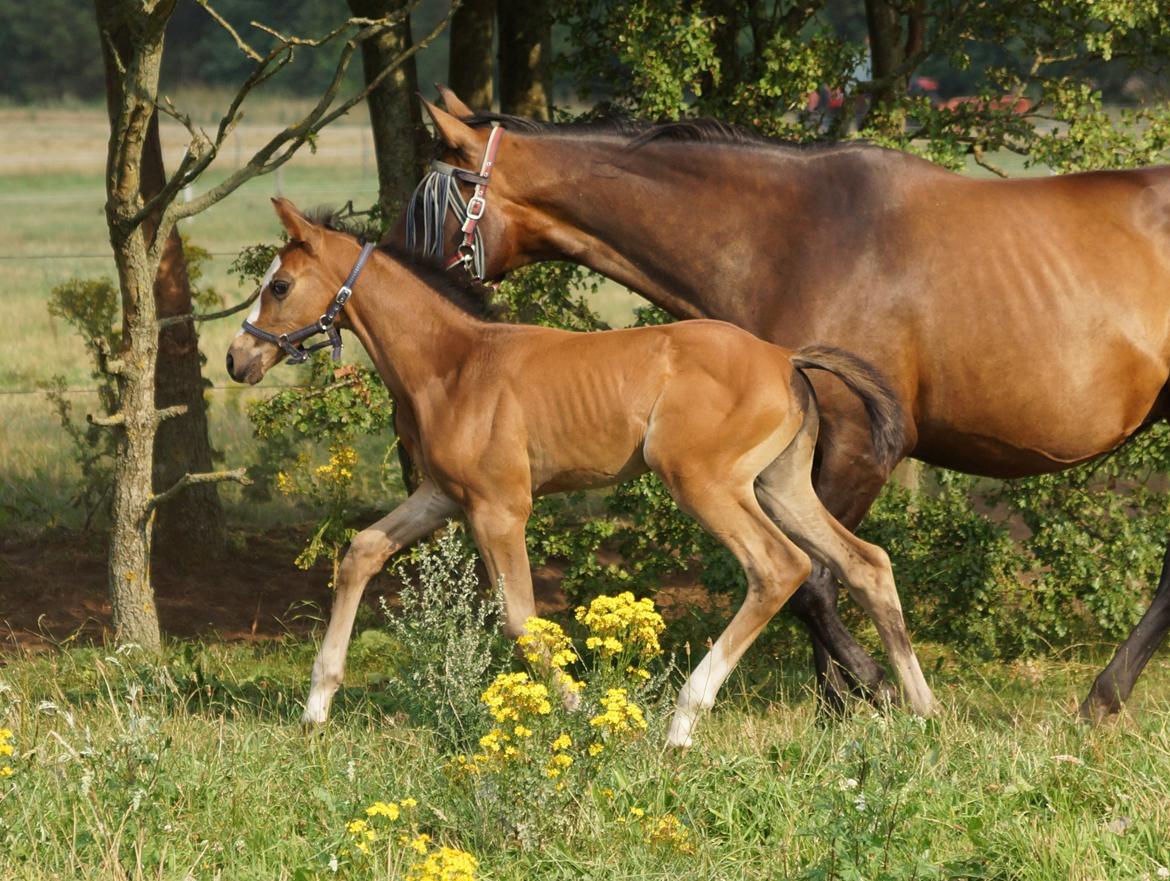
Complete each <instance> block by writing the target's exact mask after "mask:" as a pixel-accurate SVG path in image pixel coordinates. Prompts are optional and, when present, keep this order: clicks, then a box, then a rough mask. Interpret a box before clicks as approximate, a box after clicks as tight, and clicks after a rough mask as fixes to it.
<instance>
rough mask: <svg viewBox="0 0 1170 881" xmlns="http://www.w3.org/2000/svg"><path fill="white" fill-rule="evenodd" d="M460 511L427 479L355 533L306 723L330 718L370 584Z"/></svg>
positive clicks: (340, 578)
mask: <svg viewBox="0 0 1170 881" xmlns="http://www.w3.org/2000/svg"><path fill="white" fill-rule="evenodd" d="M458 512H459V506H458V505H457V504H456V503H455V502H454V501H453V500H452V499H451V498H449V497H448V496H447V495H445V494H444V493H443V492H441V491H440V490H439V488H438V487H436V486H435V485H434V484H433V483H431V482H430V481H429V480H428V481H424V482H423V484H422V485H421V486H420V487H419V488H418V489H416V490H415V491H414V492H413V493H412V494H411V495H410V497H409V498H408V499H407V500H406V501H405V502H403V503H402V504H401V505H399V506H398V507H397V508H395V509H394V510H393V511H392V512H390V514H388V515H387V516H385V517H383V518H382V519H381V520H379V521H378V522H377V523H375V524H374V525H373V526H370V527H369V528H367V529H363V530H362V531H361V532H359V533H358V534H357V535H355V536H354V539H353V541H352V542H350V545H349V550H347V551H346V552H345V559H344V560H342V562H341V567H340V569H339V571H338V573H337V584H336V585H335V590H334V595H333V609H332V611H331V612H330V615H329V626H328V627H327V628H326V630H325V639H324V640H323V641H322V642H321V649H320V651H319V652H317V660H316V661H314V662H313V679H312V685H311V686H310V688H309V700H308V702H307V703H306V704H305V713H304V715H303V716H302V721H304V722H324V721H325V719H326V718H327V717H328V716H329V704H330V702H331V701H332V700H333V695H334V693H335V692H336V691H337V689H338V687H339V686H340V685H341V680H342V677H343V676H344V674H345V653H346V650H347V649H348V648H349V638H350V636H351V634H352V633H353V620H354V617H355V616H356V615H357V610H358V604H359V603H360V602H361V598H362V593H363V592H364V591H365V589H366V584H367V583H369V580H370V579H371V578H373V577H374V576H375V575H377V574H378V573H379V572H381V571H382V567H383V566H384V565H385V564H386V561H387V560H388V559H390V557H391V556H392V555H393V554H396V553H397V552H398V551H400V550H402V549H403V548H405V547H408V546H409V545H411V544H414V542H416V541H418V540H419V539H420V538H423V537H424V536H426V535H429V534H430V533H432V532H434V531H435V530H436V529H438V528H439V527H440V526H442V525H443V523H444V522H445V521H446V520H447V518H448V517H451V516H453V515H455V514H457V513H458Z"/></svg>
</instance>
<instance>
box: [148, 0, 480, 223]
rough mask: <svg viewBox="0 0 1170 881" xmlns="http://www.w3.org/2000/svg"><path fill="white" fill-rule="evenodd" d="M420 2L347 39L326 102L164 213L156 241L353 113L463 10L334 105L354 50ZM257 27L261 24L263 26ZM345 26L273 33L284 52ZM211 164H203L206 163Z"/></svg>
mask: <svg viewBox="0 0 1170 881" xmlns="http://www.w3.org/2000/svg"><path fill="white" fill-rule="evenodd" d="M418 2H419V0H415V3H413V4H412V5H411V6H410V7H409V8H408V9H406V10H403V11H402V12H401V13H398V14H396V15H392V16H388V17H387V18H385V19H378V20H377V21H375V22H373V23H371V24H368V25H366V26H364V27H363V29H362V30H361V31H359V32H358V33H357V34H355V35H354V36H353V37H351V38H350V39H349V40H347V41H346V44H345V48H344V49H343V50H342V53H341V57H340V58H339V59H338V62H337V65H336V67H335V68H334V75H333V80H332V81H331V82H330V84H329V87H328V88H327V89H326V90H325V92H324V93H323V94H322V96H321V98H320V100H319V101H318V102H317V104H316V105H315V106H314V107H313V109H312V110H310V111H309V113H308V114H307V115H306V116H305V117H304V118H303V119H302V120H301V121H300V122H298V123H296V124H294V125H290V126H288V127H287V128H285V129H284V130H283V131H281V132H279V133H278V134H276V135H275V136H274V137H273V138H272V139H271V140H269V141H268V143H267V144H265V145H264V146H263V147H261V148H260V149H259V150H258V151H256V153H255V154H254V155H253V156H252V158H251V159H250V160H249V161H248V162H247V164H245V165H244V167H243V168H240V169H238V170H237V171H235V172H233V173H232V174H230V175H228V177H227V178H226V179H225V180H223V181H222V182H220V184H219V185H217V186H215V187H213V188H212V189H210V190H208V191H207V192H205V193H204V194H203V195H201V196H199V197H198V198H196V199H193V200H191V201H190V202H185V203H183V204H181V205H179V204H175V203H174V202H172V203H171V204H170V206H169V208H168V209H167V212H166V214H165V215H164V218H163V222H162V225H161V226H160V230H159V234H158V236H157V237H156V242H157V241H162V240H165V239H164V234H169V232H170V229H171V228H172V227H173V226H174V224H175V223H177V222H178V221H179V220H182V219H184V218H187V217H192V216H194V215H196V214H199V213H200V212H202V211H205V210H207V209H208V208H210V207H211V206H212V205H214V204H216V203H217V202H219V201H220V200H222V199H224V198H225V197H227V196H229V195H230V194H231V193H233V192H235V191H236V190H237V189H238V188H239V187H240V186H242V185H243V184H244V183H246V182H248V181H249V180H252V179H253V178H255V177H259V176H260V175H262V174H267V173H269V172H271V171H274V170H275V169H277V168H279V167H280V166H281V165H283V164H284V163H285V162H287V161H288V160H289V159H291V158H292V157H293V155H294V154H295V153H296V152H297V150H299V149H300V148H301V147H302V146H304V144H305V143H306V142H307V141H308V140H309V139H310V138H312V137H313V136H314V135H316V134H317V133H318V132H319V131H321V129H323V128H324V127H325V126H327V125H329V124H330V123H332V122H333V121H334V120H336V119H337V118H338V117H340V116H342V115H344V114H345V113H348V112H349V111H350V110H351V109H352V108H353V107H354V106H355V105H357V104H358V103H360V102H361V101H363V100H365V99H366V98H367V97H368V96H369V95H370V93H371V92H373V91H374V90H375V89H376V88H377V87H378V86H380V85H381V84H382V82H383V81H384V80H385V79H386V77H388V76H389V75H390V74H391V73H392V72H393V71H395V70H396V69H398V68H399V67H401V66H402V65H403V64H404V63H405V62H406V61H408V60H409V59H411V58H412V57H414V55H415V54H416V53H417V52H419V51H420V50H421V49H424V48H426V47H427V46H429V45H430V44H431V43H432V42H433V41H434V40H435V38H437V37H438V36H439V34H440V33H442V32H443V29H444V28H446V27H447V25H448V24H449V23H450V20H451V16H452V15H453V14H454V13H455V11H456V10H457V9H458V8H459V3H458V2H454V3H452V4H451V10H450V12H448V14H447V16H446V17H445V18H443V19H441V20H440V21H439V22H438V24H436V25H435V27H434V28H433V29H432V30H431V32H430V33H428V34H427V35H426V36H425V37H423V38H422V39H420V40H418V41H417V42H416V43H415V44H414V45H413V46H411V47H409V48H408V49H405V50H403V51H402V52H400V53H399V54H398V55H397V56H396V57H395V58H394V59H393V60H391V61H390V63H388V64H387V65H386V66H385V67H384V68H383V69H382V70H381V71H380V72H379V73H378V75H377V76H375V77H374V78H372V79H371V80H370V81H369V82H368V83H367V84H366V86H365V87H364V88H363V89H361V90H360V91H358V92H357V93H355V94H354V95H352V96H351V97H350V98H347V99H346V100H345V101H343V102H342V103H341V104H339V105H338V106H337V107H335V108H333V109H332V110H330V109H329V108H330V107H331V105H332V104H333V101H334V99H335V98H336V97H337V93H338V92H339V91H340V89H341V86H342V85H343V83H344V79H345V73H346V71H347V70H348V68H349V64H350V61H351V60H352V57H353V53H354V51H355V50H356V49H357V47H358V45H360V44H361V43H362V42H363V41H364V40H367V39H370V38H371V37H373V36H376V35H377V34H379V33H381V32H382V31H383V30H385V29H386V28H387V27H389V26H391V24H392V23H394V22H395V21H397V20H401V18H402V17H403V16H405V15H407V14H409V12H410V11H411V10H413V9H414V7H415V6H417V5H418ZM367 21H369V20H368V19H351V21H350V22H347V26H349V25H352V24H361V23H363V22H367ZM257 27H260V26H259V25H257ZM262 29H263V28H262ZM341 30H342V29H339V30H337V31H334V32H332V33H331V34H328V35H326V36H325V37H323V38H321V39H320V40H300V39H298V38H292V37H284V36H283V35H280V34H278V33H277V32H275V31H270V32H271V33H273V34H274V35H276V36H278V37H279V38H281V39H283V40H285V41H286V42H285V44H284V45H283V46H282V47H280V49H279V50H278V51H288V52H291V47H292V46H294V45H307V46H318V45H322V44H323V43H324V42H326V41H328V40H331V39H333V38H334V37H336V36H337V35H338V34H339V33H341ZM270 57H272V56H270ZM258 71H259V68H258ZM249 88H250V87H249ZM239 98H240V96H239V95H237V99H239ZM233 107H238V100H237V101H233ZM225 119H226V117H225ZM219 143H220V140H219V138H217V139H216V146H217V147H218V144H219ZM213 154H214V150H213ZM206 164H210V159H208V162H207V163H206ZM206 164H205V165H204V166H203V167H206Z"/></svg>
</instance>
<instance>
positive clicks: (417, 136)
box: [348, 0, 429, 222]
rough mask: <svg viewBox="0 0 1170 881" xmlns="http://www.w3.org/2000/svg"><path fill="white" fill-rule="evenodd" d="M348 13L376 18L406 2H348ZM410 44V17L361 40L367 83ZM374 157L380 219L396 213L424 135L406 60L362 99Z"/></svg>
mask: <svg viewBox="0 0 1170 881" xmlns="http://www.w3.org/2000/svg"><path fill="white" fill-rule="evenodd" d="M348 2H349V8H350V10H351V11H352V12H353V14H354V15H359V16H362V17H365V18H382V17H384V16H386V15H389V14H391V13H393V12H397V11H399V10H401V9H405V8H406V7H407V6H409V2H408V0H348ZM410 46H411V36H410V17H409V16H407V17H406V18H405V19H403V21H402V23H401V24H399V25H398V26H397V27H394V28H391V29H389V30H387V31H386V32H385V33H383V34H380V35H378V36H376V37H374V38H372V39H369V40H366V41H365V42H364V43H362V68H363V70H364V71H365V78H366V82H367V83H369V82H371V81H372V80H373V79H374V78H375V77H376V76H377V75H378V74H379V73H380V72H381V71H382V70H384V69H385V68H386V67H387V66H388V65H389V63H390V62H391V61H392V60H393V59H394V58H395V57H396V56H398V55H399V53H401V52H403V51H404V50H406V49H409V48H410ZM368 101H369V105H370V126H371V128H372V129H373V132H374V152H375V154H376V155H377V161H378V205H379V207H380V208H381V210H382V219H383V222H388V221H389V220H391V219H392V218H395V217H397V216H398V215H399V214H400V213H401V212H402V209H403V207H404V206H405V203H406V200H407V199H408V198H409V197H410V193H411V190H413V189H414V185H415V184H416V183H417V182H418V178H419V175H420V174H421V173H422V165H423V156H425V155H426V149H427V146H428V142H429V140H428V137H427V132H426V129H425V128H423V124H422V110H421V108H420V107H419V103H418V74H417V73H416V71H415V64H414V58H411V59H409V60H408V61H407V62H406V63H405V64H403V65H401V66H400V67H399V68H398V69H397V70H395V71H394V72H393V73H391V74H390V75H389V76H388V77H386V79H384V80H383V81H382V83H381V84H380V85H379V86H378V87H377V88H376V89H374V91H373V92H372V93H371V94H370V97H369V99H368Z"/></svg>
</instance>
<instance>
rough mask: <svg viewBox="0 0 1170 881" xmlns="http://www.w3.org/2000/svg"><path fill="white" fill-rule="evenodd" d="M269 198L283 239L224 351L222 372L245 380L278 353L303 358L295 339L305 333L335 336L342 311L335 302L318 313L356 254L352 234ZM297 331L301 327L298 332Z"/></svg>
mask: <svg viewBox="0 0 1170 881" xmlns="http://www.w3.org/2000/svg"><path fill="white" fill-rule="evenodd" d="M272 203H273V205H274V206H275V208H276V215H277V217H279V218H280V222H281V223H282V224H284V228H285V230H287V231H288V236H289V242H288V244H287V245H285V246H284V247H283V248H281V250H280V253H278V254H277V255H276V258H275V259H274V260H273V261H272V265H271V266H269V267H268V272H267V274H266V275H265V276H264V280H263V281H261V283H260V296H259V297H258V298H257V300H256V305H255V306H254V307H253V309H252V312H251V314H249V315H248V318H247V321H246V322H245V329H244V330H241V331H240V332H239V333H238V334H236V338H235V339H234V340H232V344H231V346H230V348H229V349H228V354H227V371H228V374H229V375H230V376H231V378H232V379H234V380H235V381H236V382H246V383H248V384H250V385H255V384H256V383H258V382H259V381H260V380H261V379H263V378H264V374H265V373H267V372H268V370H269V368H271V367H272V366H273V365H274V364H276V363H278V362H279V361H280V360H281V359H282V358H285V357H290V358H292V359H293V360H303V359H304V358H307V357H308V355H307V353H306V352H305V350H304V348H303V346H302V345H301V342H302V340H304V339H307V338H308V337H309V336H310V335H315V334H316V333H329V336H330V340H331V341H334V340H337V339H339V338H338V337H335V334H336V333H337V331H336V327H335V326H334V322H335V321H336V320H338V319H340V318H341V317H342V313H341V312H340V306H338V307H337V309H335V310H334V312H333V314H332V315H331V316H330V320H329V321H328V322H323V321H322V319H324V318H325V317H326V316H327V315H330V310H331V308H333V307H334V305H335V304H336V300H337V295H338V289H339V287H340V286H341V285H342V283H343V282H344V280H345V278H346V274H347V273H348V272H349V271H350V269H351V267H353V266H354V263H355V260H356V259H357V255H358V248H357V246H356V245H355V244H354V242H353V240H352V239H350V238H349V237H348V236H343V235H337V234H335V233H332V232H331V231H330V230H327V229H325V228H324V227H322V226H318V225H317V224H315V223H313V222H312V221H311V220H309V219H308V218H307V217H305V216H304V215H303V214H301V212H300V211H298V210H297V209H296V208H295V207H294V206H293V204H292V202H290V201H288V200H287V199H273V200H272ZM323 324H324V325H325V326H322V325H323ZM247 325H250V326H251V329H248V327H247ZM314 327H317V328H319V330H314ZM257 331H259V333H257ZM298 331H305V333H304V335H303V336H300V337H299V338H298ZM326 345H328V344H326Z"/></svg>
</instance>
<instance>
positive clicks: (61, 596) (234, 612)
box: [0, 532, 726, 655]
mask: <svg viewBox="0 0 1170 881" xmlns="http://www.w3.org/2000/svg"><path fill="white" fill-rule="evenodd" d="M234 545H235V547H234V549H232V550H229V552H228V553H227V555H226V556H225V558H224V559H223V560H221V561H217V562H214V563H209V562H206V561H181V560H180V561H175V560H168V559H165V558H164V559H156V561H155V563H154V573H153V574H154V583H155V595H156V599H157V603H158V615H159V621H160V623H161V624H162V629H163V633H164V636H166V637H170V638H178V639H192V638H204V639H214V640H229V641H256V640H269V639H277V638H280V637H283V636H285V635H295V636H301V637H307V636H308V635H309V634H311V633H312V632H313V631H314V630H315V629H320V628H322V627H323V626H324V623H325V621H326V620H327V618H328V610H329V605H330V603H331V601H332V591H331V590H330V588H329V586H328V582H329V571H328V569H327V568H326V567H324V566H318V567H314V568H313V569H310V570H308V571H303V570H301V569H298V568H296V566H294V565H293V564H292V562H291V561H292V559H293V557H295V556H296V547H297V541H296V538H295V537H294V536H293V535H292V533H291V532H289V533H279V532H278V533H272V534H266V535H263V536H251V537H248V538H247V539H246V540H245V541H239V540H237V541H236V542H235V543H234ZM481 574H482V573H481ZM560 575H561V570H560V568H559V567H557V566H542V567H537V568H535V569H534V570H533V581H534V583H535V588H536V598H537V610H538V612H539V613H540V614H542V615H549V614H556V613H559V612H563V611H564V610H565V609H566V608H567V607H568V605H569V602H568V600H567V598H566V597H565V595H564V593H563V592H562V591H561V589H560ZM399 586H400V585H399V583H398V582H396V581H395V580H394V579H392V578H390V577H389V576H388V575H382V576H379V577H378V578H377V579H375V580H374V581H373V582H371V584H370V586H369V588H367V590H366V593H365V597H364V602H366V603H367V604H369V605H371V606H376V605H377V601H378V597H379V596H388V597H393V596H394V595H395V594H396V593H397V591H398V588H399ZM717 599H718V600H721V601H722V600H725V599H726V598H724V597H719V598H717ZM655 601H656V602H657V603H658V605H659V607H660V608H661V609H662V611H663V613H664V615H665V616H666V617H667V618H668V619H669V618H672V617H675V616H677V615H679V614H682V613H683V612H684V611H685V610H686V609H688V608H691V607H695V606H699V607H703V608H710V606H711V602H712V598H711V597H710V596H709V595H708V594H707V592H706V591H705V590H704V589H703V588H702V587H701V586H699V585H697V584H695V582H694V579H693V578H689V577H686V576H682V577H679V578H677V579H672V581H671V583H669V584H666V585H664V586H663V587H662V588H661V589H660V590H659V592H658V593H657V595H656V597H655ZM718 604H719V605H722V604H723V603H722V602H720V603H718ZM112 637H113V628H112V624H111V612H110V600H109V596H108V594H107V592H106V558H105V545H104V541H103V538H102V536H100V535H96V534H88V535H85V534H82V535H78V534H76V533H57V534H49V535H47V536H46V537H44V538H41V539H39V540H37V541H36V542H20V541H15V540H11V539H0V655H2V654H3V653H5V652H12V651H39V650H44V649H48V648H52V647H55V646H65V645H69V644H77V643H81V644H85V643H99V644H100V643H102V642H105V641H108V640H111V639H112Z"/></svg>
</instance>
